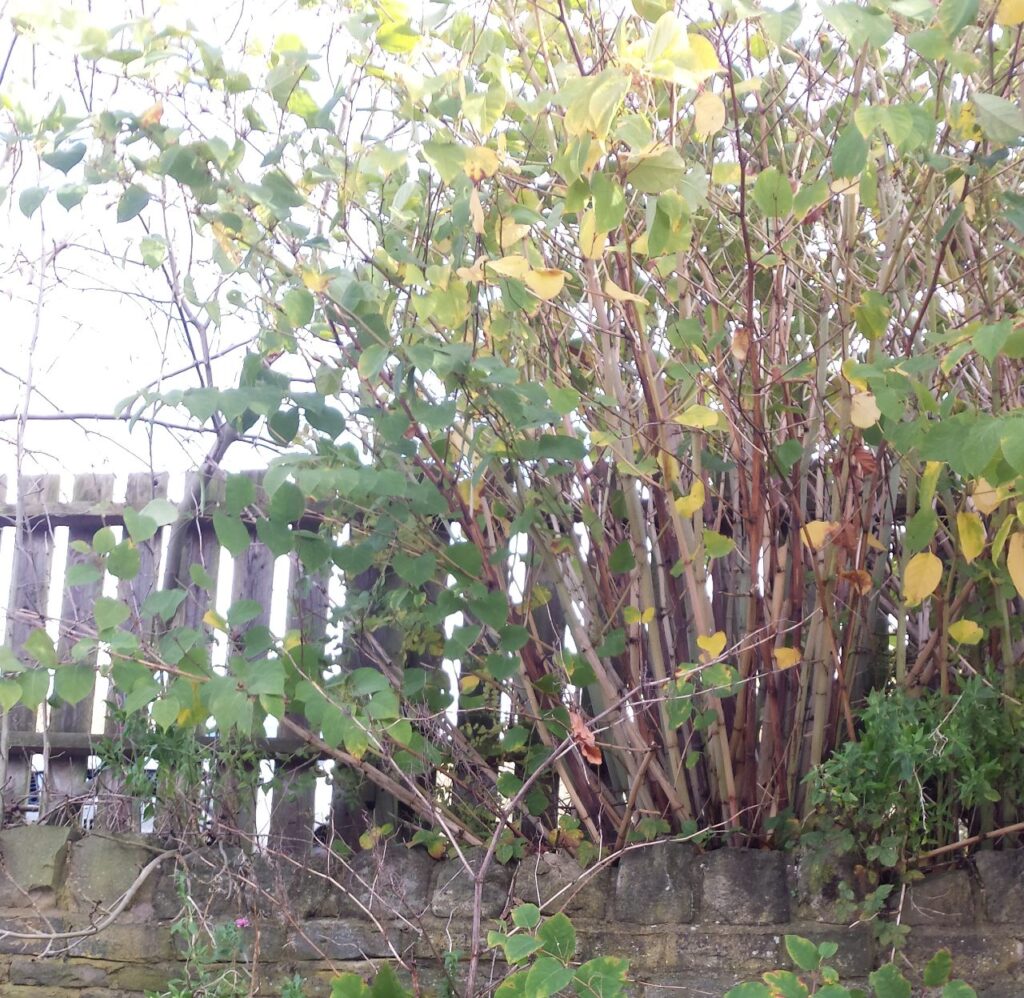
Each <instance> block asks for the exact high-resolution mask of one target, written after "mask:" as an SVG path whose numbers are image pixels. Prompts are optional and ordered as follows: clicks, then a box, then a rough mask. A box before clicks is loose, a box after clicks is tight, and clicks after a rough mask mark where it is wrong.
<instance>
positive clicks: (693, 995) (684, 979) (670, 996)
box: [640, 973, 743, 998]
mask: <svg viewBox="0 0 1024 998" xmlns="http://www.w3.org/2000/svg"><path fill="white" fill-rule="evenodd" d="M742 981H743V978H740V977H730V976H727V975H726V976H723V975H713V974H702V973H689V974H657V975H653V977H652V979H650V980H644V982H643V984H642V985H641V987H642V990H641V992H640V993H641V994H642V996H643V998H708V996H709V995H715V996H718V995H724V994H725V993H726V991H728V990H729V989H730V988H731V987H733V986H734V985H736V984H740V983H742Z"/></svg>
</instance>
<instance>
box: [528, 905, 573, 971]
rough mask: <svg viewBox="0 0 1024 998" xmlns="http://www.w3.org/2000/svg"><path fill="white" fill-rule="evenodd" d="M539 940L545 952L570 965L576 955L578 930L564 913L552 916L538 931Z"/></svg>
mask: <svg viewBox="0 0 1024 998" xmlns="http://www.w3.org/2000/svg"><path fill="white" fill-rule="evenodd" d="M537 938H538V939H539V940H540V941H541V943H542V944H543V946H544V952H545V953H548V954H549V955H551V956H554V957H557V958H558V959H559V960H561V961H562V962H563V963H569V961H570V960H572V958H573V957H574V956H575V955H576V930H575V929H574V928H573V925H572V922H571V921H570V920H569V918H568V916H567V915H565V914H564V913H563V912H559V913H558V914H557V915H552V916H551V917H550V918H549V919H548V920H547V921H546V922H545V923H544V924H543V925H542V926H541V927H540V928H539V929H538V930H537Z"/></svg>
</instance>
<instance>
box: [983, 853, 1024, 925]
mask: <svg viewBox="0 0 1024 998" xmlns="http://www.w3.org/2000/svg"><path fill="white" fill-rule="evenodd" d="M974 868H975V869H976V870H977V871H978V880H979V882H980V883H981V891H982V903H983V905H984V909H985V915H986V916H987V918H988V920H989V921H990V922H1014V923H1017V924H1019V923H1020V918H1021V912H1024V849H1008V850H1006V851H1004V852H992V851H991V850H986V851H984V852H979V853H977V854H976V855H975V857H974Z"/></svg>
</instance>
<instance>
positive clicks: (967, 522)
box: [956, 513, 985, 565]
mask: <svg viewBox="0 0 1024 998" xmlns="http://www.w3.org/2000/svg"><path fill="white" fill-rule="evenodd" d="M956 532H957V533H958V534H959V535H960V553H961V554H962V555H963V556H964V559H965V560H966V562H967V564H968V565H969V564H970V563H971V562H972V561H974V559H975V558H977V557H978V555H979V554H981V552H982V551H984V550H985V524H984V523H982V521H981V517H980V516H978V514H977V513H957V514H956Z"/></svg>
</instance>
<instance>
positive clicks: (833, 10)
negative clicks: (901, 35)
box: [821, 3, 894, 49]
mask: <svg viewBox="0 0 1024 998" xmlns="http://www.w3.org/2000/svg"><path fill="white" fill-rule="evenodd" d="M821 13H822V14H823V15H824V17H825V20H826V21H828V23H829V24H831V25H832V27H833V28H835V29H836V31H838V32H839V34H841V35H842V36H843V37H844V38H845V39H846V40H847V41H848V42H849V43H850V45H852V46H853V48H855V49H859V48H861V46H863V45H867V46H869V47H870V48H874V49H877V48H881V47H882V46H883V45H884V44H885V43H886V42H887V41H888V40H889V39H890V38H892V35H893V30H894V28H893V23H892V20H891V18H889V17H887V16H886V15H885V14H882V13H880V12H879V11H877V10H871V9H868V8H866V7H861V6H860V5H859V4H856V3H838V4H836V5H835V6H834V7H822V8H821Z"/></svg>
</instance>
